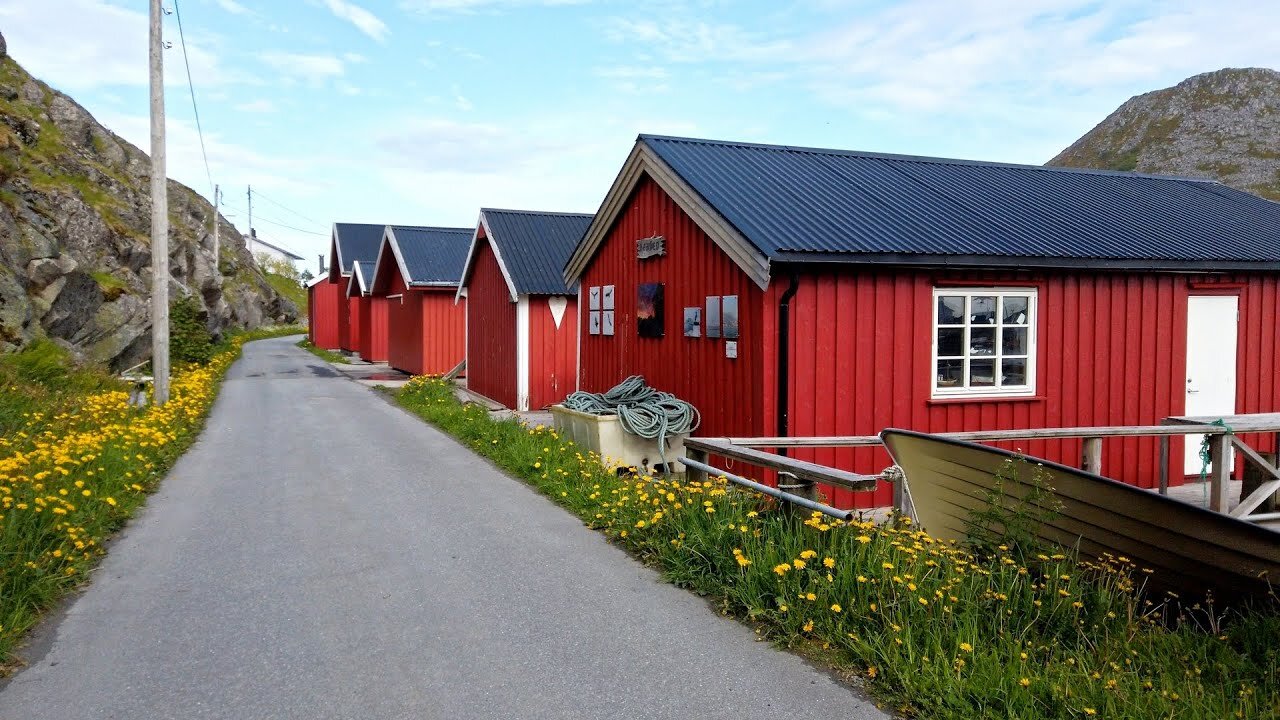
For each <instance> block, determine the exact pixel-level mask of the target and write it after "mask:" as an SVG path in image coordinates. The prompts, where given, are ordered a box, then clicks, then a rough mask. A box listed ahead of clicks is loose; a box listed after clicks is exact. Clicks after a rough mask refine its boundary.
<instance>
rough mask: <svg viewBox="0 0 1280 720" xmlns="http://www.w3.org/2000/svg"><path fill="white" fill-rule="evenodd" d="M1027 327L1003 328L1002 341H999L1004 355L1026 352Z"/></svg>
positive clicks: (1024, 353)
mask: <svg viewBox="0 0 1280 720" xmlns="http://www.w3.org/2000/svg"><path fill="white" fill-rule="evenodd" d="M1027 332H1028V331H1027V328H1024V327H1020V328H1009V327H1007V328H1005V329H1004V331H1003V333H1004V341H1003V342H1002V343H1001V347H1002V348H1003V352H1004V354H1005V355H1026V354H1027Z"/></svg>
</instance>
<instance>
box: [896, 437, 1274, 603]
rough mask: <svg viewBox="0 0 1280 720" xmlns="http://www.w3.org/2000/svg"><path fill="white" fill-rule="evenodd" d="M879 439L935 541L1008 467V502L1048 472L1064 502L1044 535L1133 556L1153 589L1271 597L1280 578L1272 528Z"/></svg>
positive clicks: (985, 456) (953, 451)
mask: <svg viewBox="0 0 1280 720" xmlns="http://www.w3.org/2000/svg"><path fill="white" fill-rule="evenodd" d="M881 438H882V440H883V441H884V444H885V447H886V448H888V450H889V454H890V455H892V456H893V459H894V462H895V463H896V464H897V466H898V467H899V468H901V469H902V471H903V474H904V475H905V478H906V487H907V488H908V490H909V493H908V494H909V497H910V501H911V506H910V507H909V508H908V512H910V513H911V514H912V516H913V517H914V518H915V519H916V520H917V521H918V522H919V523H920V525H921V526H922V527H923V528H924V529H925V530H926V531H928V532H929V533H930V534H931V535H934V536H936V537H939V538H942V539H956V540H959V539H962V538H964V536H965V531H966V525H965V521H966V520H967V519H968V518H969V517H970V514H971V513H972V512H973V511H975V510H978V509H981V508H983V507H986V503H987V501H986V498H988V497H989V496H990V493H991V492H992V491H993V490H994V489H995V488H996V486H997V482H996V476H997V473H1001V472H1002V471H1003V475H1004V477H1005V478H1006V480H1005V482H1004V483H1003V484H1002V485H1001V487H1000V492H1002V493H1003V494H1004V495H1005V496H1006V497H1007V498H1008V499H1009V500H1011V501H1012V500H1016V499H1025V498H1027V497H1028V494H1029V493H1030V492H1031V491H1032V489H1033V488H1034V484H1035V482H1036V481H1035V479H1034V478H1035V474H1036V473H1042V474H1041V475H1040V478H1041V482H1043V483H1045V484H1047V485H1048V486H1050V487H1052V488H1053V496H1054V497H1055V498H1056V501H1057V502H1056V504H1057V505H1058V507H1057V508H1056V511H1055V512H1054V513H1052V516H1051V517H1050V518H1049V519H1048V520H1046V521H1045V522H1043V523H1041V524H1040V526H1039V531H1038V533H1037V534H1038V536H1039V538H1040V539H1041V540H1045V541H1047V542H1050V543H1053V544H1056V545H1059V546H1062V547H1075V548H1077V549H1078V550H1079V552H1080V554H1081V555H1083V556H1087V557H1093V558H1101V557H1103V556H1104V555H1107V554H1110V555H1112V556H1123V557H1126V558H1129V559H1130V560H1132V561H1133V562H1134V563H1136V564H1137V565H1138V566H1139V567H1141V568H1149V569H1150V570H1152V574H1151V576H1150V584H1151V586H1152V587H1153V588H1155V589H1164V590H1172V591H1175V592H1178V593H1180V594H1181V595H1182V597H1183V598H1184V599H1193V600H1199V599H1203V598H1204V596H1205V594H1206V591H1212V593H1213V595H1214V597H1215V598H1219V599H1223V600H1240V599H1244V598H1265V597H1267V596H1269V595H1272V593H1273V589H1272V586H1271V583H1272V582H1280V533H1278V532H1275V531H1274V530H1270V529H1267V528H1264V527H1260V526H1257V525H1254V524H1252V523H1248V522H1245V521H1243V520H1238V519H1236V518H1233V517H1230V516H1227V515H1223V514H1221V513H1216V512H1212V511H1210V510H1206V509H1204V508H1200V507H1196V506H1194V505H1189V504H1187V503H1184V502H1181V501H1179V500H1174V499H1171V498H1168V497H1165V496H1163V495H1159V494H1156V493H1153V492H1149V491H1146V490H1142V489H1140V488H1136V487H1133V486H1130V485H1125V484H1124V483H1121V482H1117V481H1115V480H1112V479H1110V478H1106V477H1102V476H1100V475H1094V474H1091V473H1087V472H1084V471H1081V470H1077V469H1075V468H1071V467H1067V466H1065V465H1059V464H1056V463H1052V462H1049V461H1047V460H1039V459H1037V458H1030V457H1025V456H1021V455H1018V454H1016V453H1011V452H1008V451H1006V450H1000V449H997V448H991V447H987V446H983V445H976V444H973V443H967V442H962V441H957V440H948V439H945V438H939V437H936V436H932V435H927V434H924V433H916V432H911V431H906V430H892V429H891V430H885V431H884V432H883V433H881ZM1018 460H1025V461H1026V462H1018ZM1011 461H1012V462H1011Z"/></svg>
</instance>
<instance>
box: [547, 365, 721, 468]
mask: <svg viewBox="0 0 1280 720" xmlns="http://www.w3.org/2000/svg"><path fill="white" fill-rule="evenodd" d="M563 404H564V406H565V407H566V408H568V409H570V410H577V411H578V412H584V413H589V414H591V415H616V416H617V417H618V423H619V424H620V425H622V429H623V430H626V431H627V432H629V433H631V434H632V435H637V436H639V437H642V438H645V439H646V440H657V441H658V454H659V455H661V456H662V464H663V466H666V467H668V469H669V465H668V464H667V452H666V451H667V447H668V446H669V443H668V442H667V438H668V437H669V436H671V435H681V434H684V433H691V432H693V431H694V430H697V429H698V425H699V424H701V422H702V416H701V415H699V414H698V409H697V408H695V407H694V406H692V405H690V404H689V403H687V402H685V401H684V400H681V399H680V398H678V397H676V396H675V395H672V394H671V393H668V392H662V391H661V390H655V389H653V388H651V387H649V385H648V384H646V383H645V381H644V378H643V377H641V376H640V375H632V376H631V377H629V378H627V379H626V380H623V381H622V382H620V383H618V384H617V385H616V386H614V387H613V388H611V389H609V390H608V391H606V392H603V393H593V392H585V391H582V390H579V391H578V392H575V393H573V394H571V395H570V396H569V397H567V398H565V400H564V403H563Z"/></svg>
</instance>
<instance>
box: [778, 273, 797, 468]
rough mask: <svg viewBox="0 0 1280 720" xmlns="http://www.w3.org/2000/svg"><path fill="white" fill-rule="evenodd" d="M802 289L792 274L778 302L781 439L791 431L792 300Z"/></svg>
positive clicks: (779, 449)
mask: <svg viewBox="0 0 1280 720" xmlns="http://www.w3.org/2000/svg"><path fill="white" fill-rule="evenodd" d="M799 289H800V276H799V275H797V274H796V273H794V272H792V273H791V281H790V283H789V284H788V285H787V289H786V290H785V291H784V292H783V293H782V299H781V300H779V301H778V393H777V398H778V427H777V432H778V436H779V437H786V436H787V434H788V432H789V431H790V426H791V418H790V414H789V412H788V408H787V405H788V404H790V403H791V382H790V381H791V378H790V375H791V348H790V345H791V299H792V298H794V297H795V296H796V292H797V291H798V290H799ZM777 450H778V454H779V455H783V456H785V455H786V454H787V449H786V448H778V449H777Z"/></svg>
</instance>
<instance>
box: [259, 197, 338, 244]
mask: <svg viewBox="0 0 1280 720" xmlns="http://www.w3.org/2000/svg"><path fill="white" fill-rule="evenodd" d="M255 194H256V193H255ZM254 219H255V220H261V221H262V222H264V223H269V224H271V225H275V226H277V227H282V228H286V229H288V230H294V231H296V232H300V233H306V234H308V235H319V236H320V237H329V233H322V232H316V231H315V230H303V229H302V228H300V227H294V226H292V225H287V224H285V223H282V222H279V221H278V220H272V219H271V218H264V217H262V216H261V215H255V216H254Z"/></svg>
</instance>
